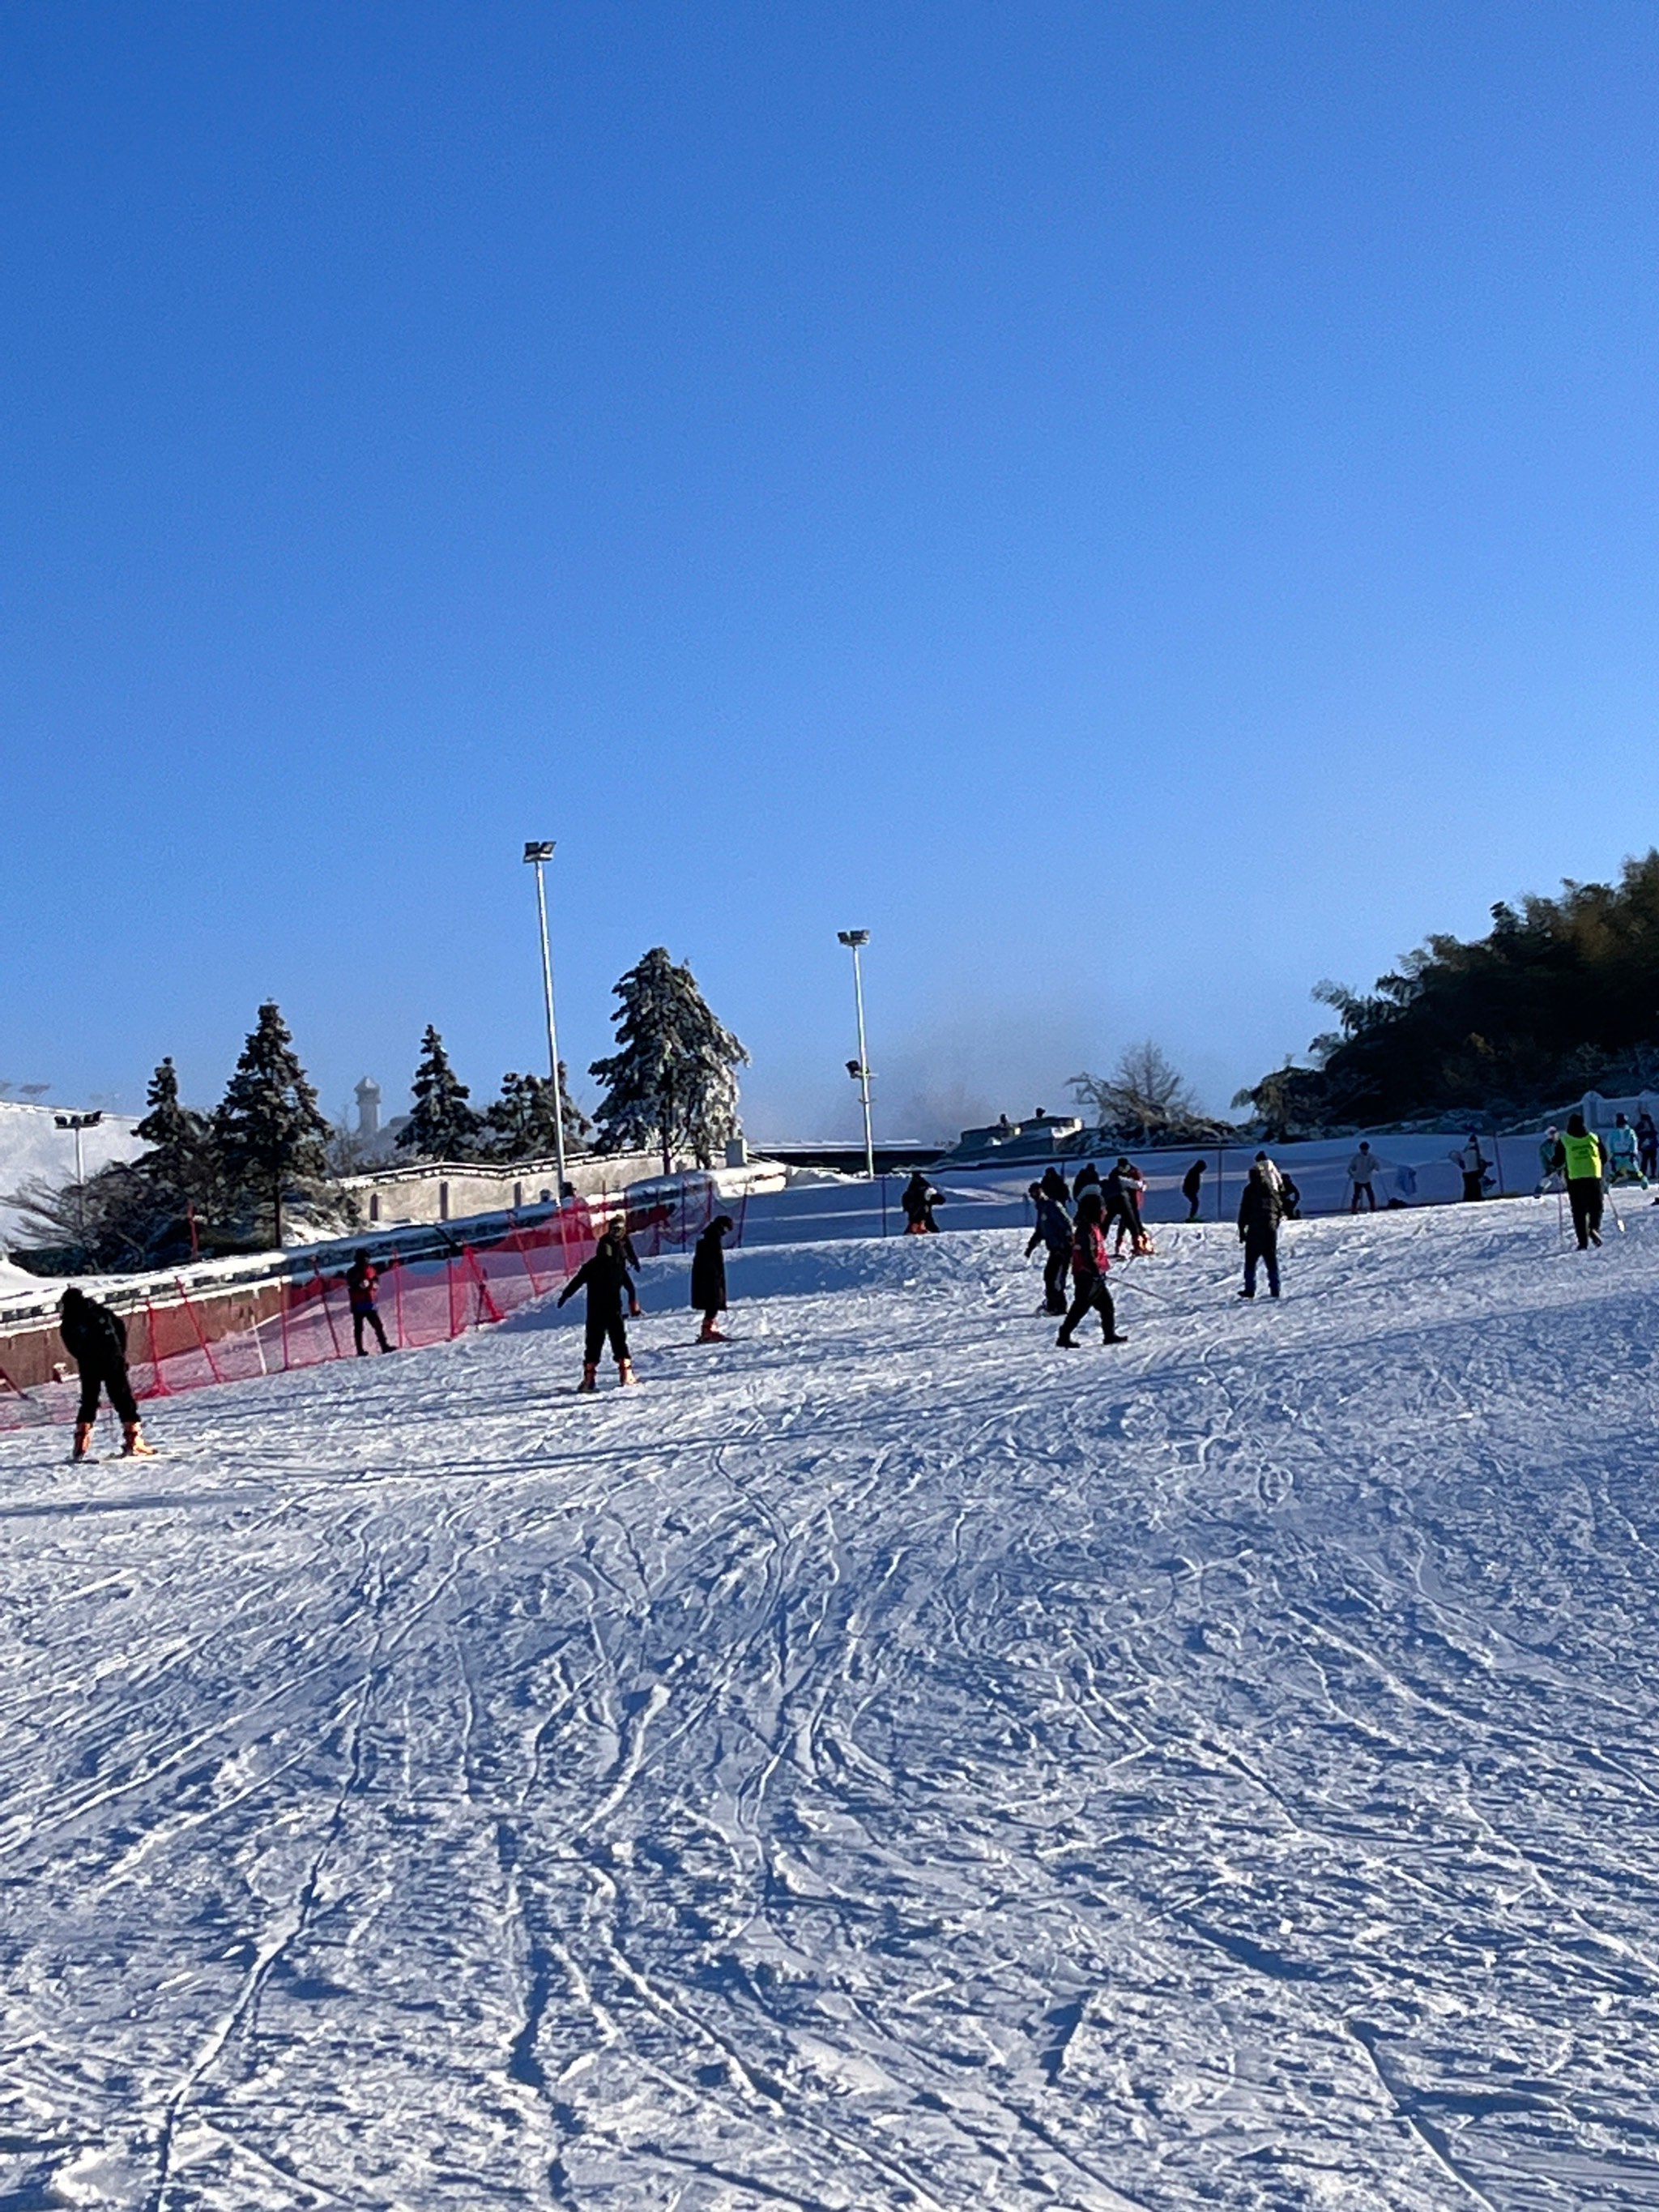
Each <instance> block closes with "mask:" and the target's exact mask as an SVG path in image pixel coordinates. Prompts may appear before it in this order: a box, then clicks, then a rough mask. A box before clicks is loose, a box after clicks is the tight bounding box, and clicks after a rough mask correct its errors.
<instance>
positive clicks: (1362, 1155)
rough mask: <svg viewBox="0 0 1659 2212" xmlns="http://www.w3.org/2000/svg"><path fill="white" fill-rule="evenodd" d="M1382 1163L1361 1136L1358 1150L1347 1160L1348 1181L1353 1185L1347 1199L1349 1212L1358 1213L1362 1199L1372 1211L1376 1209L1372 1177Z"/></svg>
mask: <svg viewBox="0 0 1659 2212" xmlns="http://www.w3.org/2000/svg"><path fill="white" fill-rule="evenodd" d="M1382 1164H1383V1163H1382V1161H1381V1160H1379V1159H1378V1158H1377V1157H1376V1153H1375V1152H1373V1151H1372V1150H1371V1148H1370V1146H1369V1145H1368V1144H1367V1143H1366V1142H1365V1141H1364V1139H1363V1138H1362V1139H1360V1145H1359V1150H1358V1152H1356V1153H1355V1154H1354V1156H1353V1158H1352V1159H1351V1160H1350V1161H1349V1162H1348V1181H1349V1182H1351V1183H1352V1185H1353V1195H1352V1198H1351V1199H1350V1200H1348V1211H1349V1212H1350V1213H1358V1211H1359V1207H1360V1203H1361V1201H1362V1200H1363V1201H1364V1204H1365V1205H1366V1206H1369V1207H1370V1210H1371V1212H1373V1213H1375V1212H1376V1189H1375V1188H1374V1183H1373V1179H1374V1177H1375V1176H1376V1171H1377V1170H1378V1169H1379V1168H1380V1167H1381V1166H1382Z"/></svg>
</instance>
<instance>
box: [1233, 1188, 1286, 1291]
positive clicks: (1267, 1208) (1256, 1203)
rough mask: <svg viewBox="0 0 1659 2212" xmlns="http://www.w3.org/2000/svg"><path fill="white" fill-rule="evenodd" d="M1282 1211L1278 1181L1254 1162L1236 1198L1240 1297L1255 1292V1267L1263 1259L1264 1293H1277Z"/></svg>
mask: <svg viewBox="0 0 1659 2212" xmlns="http://www.w3.org/2000/svg"><path fill="white" fill-rule="evenodd" d="M1284 1214H1285V1204H1284V1200H1282V1199H1281V1197H1280V1196H1279V1185H1278V1184H1277V1183H1276V1182H1274V1181H1273V1177H1272V1176H1270V1175H1269V1174H1268V1173H1267V1169H1266V1168H1265V1167H1263V1166H1261V1164H1257V1165H1256V1166H1255V1167H1253V1168H1252V1169H1251V1170H1250V1179H1249V1182H1247V1183H1246V1184H1245V1186H1244V1195H1243V1198H1241V1199H1240V1200H1239V1201H1238V1241H1239V1243H1241V1244H1242V1245H1243V1247H1244V1287H1243V1290H1242V1291H1240V1292H1239V1294H1238V1295H1239V1297H1241V1298H1253V1297H1255V1271H1256V1267H1257V1266H1258V1264H1260V1263H1261V1262H1263V1261H1265V1262H1266V1265H1267V1296H1268V1297H1270V1298H1276V1297H1278V1296H1279V1223H1280V1221H1281V1220H1282V1219H1283V1218H1284Z"/></svg>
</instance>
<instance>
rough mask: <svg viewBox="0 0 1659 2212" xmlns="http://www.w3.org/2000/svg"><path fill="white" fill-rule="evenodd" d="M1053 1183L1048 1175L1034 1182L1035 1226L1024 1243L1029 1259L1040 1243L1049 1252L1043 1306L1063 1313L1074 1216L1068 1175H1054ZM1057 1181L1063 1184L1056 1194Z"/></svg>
mask: <svg viewBox="0 0 1659 2212" xmlns="http://www.w3.org/2000/svg"><path fill="white" fill-rule="evenodd" d="M1048 1175H1050V1176H1054V1183H1057V1184H1058V1185H1059V1186H1060V1189H1059V1194H1058V1195H1056V1194H1055V1190H1054V1183H1051V1182H1049V1180H1048V1176H1044V1177H1043V1179H1042V1182H1034V1183H1033V1184H1032V1185H1031V1186H1030V1190H1029V1191H1028V1192H1027V1196H1028V1197H1029V1198H1030V1201H1031V1203H1032V1205H1033V1206H1035V1207H1036V1228H1035V1229H1033V1230H1032V1231H1031V1234H1030V1238H1029V1240H1028V1241H1027V1243H1026V1246H1025V1256H1026V1258H1027V1259H1028V1260H1029V1259H1030V1256H1031V1255H1032V1253H1033V1252H1035V1251H1036V1249H1037V1247H1038V1245H1039V1244H1041V1245H1042V1247H1043V1248H1044V1249H1045V1250H1046V1251H1047V1253H1048V1258H1047V1259H1046V1261H1044V1262H1043V1268H1042V1305H1043V1310H1044V1312H1045V1313H1051V1314H1063V1313H1064V1312H1065V1310H1066V1269H1067V1268H1068V1267H1070V1266H1071V1264H1072V1217H1071V1215H1070V1213H1069V1212H1067V1211H1066V1195H1065V1194H1066V1178H1065V1177H1064V1176H1060V1175H1055V1174H1054V1170H1053V1169H1052V1168H1050V1170H1048Z"/></svg>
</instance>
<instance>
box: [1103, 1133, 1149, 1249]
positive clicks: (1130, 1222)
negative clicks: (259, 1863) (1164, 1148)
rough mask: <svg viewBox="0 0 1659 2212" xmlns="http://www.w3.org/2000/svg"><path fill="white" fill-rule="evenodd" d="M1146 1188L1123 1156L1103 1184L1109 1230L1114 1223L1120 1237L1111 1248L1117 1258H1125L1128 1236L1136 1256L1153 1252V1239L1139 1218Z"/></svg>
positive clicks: (1140, 1177) (1137, 1170)
mask: <svg viewBox="0 0 1659 2212" xmlns="http://www.w3.org/2000/svg"><path fill="white" fill-rule="evenodd" d="M1104 1189H1105V1193H1106V1225H1107V1227H1108V1228H1109V1227H1110V1226H1111V1225H1112V1223H1113V1222H1114V1221H1115V1222H1116V1224H1117V1236H1116V1238H1115V1242H1114V1244H1113V1248H1112V1249H1113V1254H1114V1256H1115V1258H1117V1259H1120V1260H1121V1258H1122V1256H1123V1240H1124V1238H1125V1237H1127V1238H1128V1239H1129V1249H1130V1250H1131V1251H1132V1252H1133V1253H1135V1254H1137V1255H1145V1254H1147V1253H1150V1252H1151V1250H1152V1238H1151V1237H1149V1236H1148V1235H1147V1234H1146V1223H1145V1222H1144V1221H1143V1220H1142V1219H1141V1218H1140V1200H1141V1195H1142V1194H1143V1193H1144V1192H1145V1190H1146V1177H1145V1176H1143V1175H1142V1174H1141V1172H1140V1170H1139V1168H1138V1167H1136V1166H1135V1165H1134V1164H1133V1161H1131V1160H1127V1159H1126V1158H1124V1157H1123V1155H1122V1154H1121V1153H1120V1154H1119V1155H1118V1162H1117V1165H1116V1166H1115V1168H1114V1169H1113V1170H1112V1172H1111V1173H1110V1175H1109V1176H1107V1178H1106V1182H1105V1184H1104Z"/></svg>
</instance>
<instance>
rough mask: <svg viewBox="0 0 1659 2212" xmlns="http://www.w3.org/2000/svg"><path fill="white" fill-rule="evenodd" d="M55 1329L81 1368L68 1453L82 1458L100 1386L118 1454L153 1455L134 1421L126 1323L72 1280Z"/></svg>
mask: <svg viewBox="0 0 1659 2212" xmlns="http://www.w3.org/2000/svg"><path fill="white" fill-rule="evenodd" d="M58 1315H59V1320H58V1334H59V1335H60V1336H61V1337H62V1338H63V1340H64V1349H65V1350H66V1351H67V1352H68V1353H69V1355H70V1358H71V1359H73V1360H74V1362H75V1364H76V1367H78V1368H79V1369H80V1370H81V1405H80V1410H79V1411H78V1412H77V1413H76V1417H75V1447H74V1451H73V1454H72V1456H73V1457H74V1458H76V1459H77V1460H80V1459H84V1458H85V1457H86V1455H87V1454H88V1451H89V1450H90V1449H91V1448H92V1425H93V1423H94V1421H95V1420H96V1419H97V1418H98V1397H99V1393H100V1390H101V1391H107V1392H108V1394H109V1402H110V1404H111V1406H112V1407H113V1408H114V1410H115V1413H116V1416H117V1418H118V1420H119V1421H120V1424H121V1456H122V1458H123V1459H153V1458H154V1457H155V1449H154V1447H153V1446H152V1445H150V1444H147V1443H145V1442H144V1438H143V1431H142V1430H141V1429H140V1427H139V1425H138V1402H137V1399H136V1398H135V1397H134V1396H133V1395H132V1379H131V1376H129V1375H128V1373H127V1325H126V1323H125V1322H124V1321H123V1320H122V1318H121V1316H120V1315H119V1314H118V1313H115V1312H113V1311H112V1310H111V1308H110V1307H108V1306H106V1305H100V1304H99V1302H98V1300H97V1299H96V1298H89V1297H88V1296H87V1294H86V1292H85V1291H82V1290H77V1289H76V1287H75V1285H73V1284H71V1285H70V1287H69V1289H68V1290H66V1291H64V1295H63V1297H61V1298H60V1299H59V1300H58Z"/></svg>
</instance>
